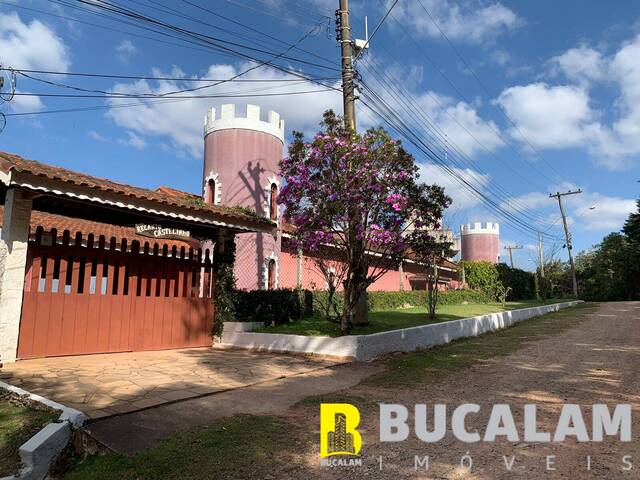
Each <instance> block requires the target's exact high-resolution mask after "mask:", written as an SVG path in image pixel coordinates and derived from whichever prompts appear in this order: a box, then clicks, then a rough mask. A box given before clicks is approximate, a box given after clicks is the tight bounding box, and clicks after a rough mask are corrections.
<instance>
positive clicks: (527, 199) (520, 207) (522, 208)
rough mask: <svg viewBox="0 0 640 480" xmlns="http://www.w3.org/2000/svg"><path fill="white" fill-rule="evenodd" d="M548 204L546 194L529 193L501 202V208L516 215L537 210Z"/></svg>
mask: <svg viewBox="0 0 640 480" xmlns="http://www.w3.org/2000/svg"><path fill="white" fill-rule="evenodd" d="M548 204H549V195H548V194H547V193H542V192H530V193H525V194H524V195H519V196H516V197H511V198H510V199H509V200H505V201H504V202H502V204H501V207H502V208H503V209H505V210H508V211H511V212H514V213H518V212H526V211H529V210H539V209H540V208H542V207H544V206H546V205H548Z"/></svg>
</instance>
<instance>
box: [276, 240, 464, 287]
mask: <svg viewBox="0 0 640 480" xmlns="http://www.w3.org/2000/svg"><path fill="white" fill-rule="evenodd" d="M297 271H298V258H297V255H296V254H295V253H293V252H291V251H287V250H286V249H285V250H284V251H282V253H281V254H280V287H282V288H297V278H298V277H297ZM424 273H425V272H424V269H423V268H421V267H419V266H417V265H415V264H405V265H404V267H403V275H402V279H403V284H404V290H411V289H412V285H411V282H410V279H411V278H412V277H414V276H416V275H419V276H422V277H423V276H424ZM441 275H442V280H443V282H445V281H449V286H448V288H459V287H460V284H459V282H458V281H457V280H454V279H450V278H449V274H448V273H444V272H442V273H441ZM302 288H303V289H307V290H324V289H326V288H327V281H326V279H325V277H324V275H323V274H322V272H320V271H319V269H318V268H317V267H316V266H315V263H314V261H313V258H311V257H307V256H303V257H302ZM446 288H447V286H446V285H445V284H444V283H442V284H441V285H440V289H441V290H444V289H446ZM338 290H342V286H341V285H339V286H338ZM368 290H369V291H370V292H374V291H399V290H400V272H399V271H398V270H389V271H387V272H386V273H385V274H384V275H383V276H382V277H380V278H379V279H378V280H377V281H376V282H374V283H373V285H371V286H370V287H369V288H368Z"/></svg>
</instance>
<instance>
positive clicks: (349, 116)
mask: <svg viewBox="0 0 640 480" xmlns="http://www.w3.org/2000/svg"><path fill="white" fill-rule="evenodd" d="M339 1H340V3H339V5H340V8H339V9H338V10H336V23H337V25H336V30H337V33H338V42H340V50H341V53H342V103H343V111H344V125H345V127H347V128H348V129H349V130H351V131H352V132H354V133H355V131H356V105H355V102H356V95H355V85H354V82H353V78H354V71H353V45H352V44H351V28H350V26H349V0H339Z"/></svg>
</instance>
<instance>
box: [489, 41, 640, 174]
mask: <svg viewBox="0 0 640 480" xmlns="http://www.w3.org/2000/svg"><path fill="white" fill-rule="evenodd" d="M550 63H551V64H552V66H553V67H554V68H555V69H556V71H561V72H562V73H563V74H564V76H565V77H566V78H567V79H569V80H572V81H574V82H576V85H559V86H551V85H548V84H546V83H532V84H529V85H519V86H514V87H510V88H507V89H505V90H504V91H503V92H502V93H501V94H500V96H499V97H498V99H497V102H499V103H500V104H501V105H502V106H503V107H504V108H505V109H506V111H507V112H508V113H509V116H510V117H511V118H512V119H513V120H514V121H515V122H516V124H517V125H518V128H519V129H520V130H521V131H522V132H523V133H524V135H525V137H526V138H527V140H528V141H529V142H531V143H532V144H533V145H534V146H536V147H539V148H558V149H559V148H570V147H577V148H583V149H585V150H586V151H587V152H588V153H589V154H591V156H592V157H593V158H594V161H595V162H596V163H597V164H598V165H601V166H603V167H605V168H607V169H609V170H622V169H625V168H628V167H629V166H631V165H632V161H633V159H634V157H637V156H638V155H640V35H638V36H636V37H635V38H633V39H632V40H631V41H629V42H627V43H626V44H624V45H622V46H621V48H620V49H619V50H618V51H617V52H616V53H615V54H614V55H612V56H609V57H607V56H604V55H602V54H601V53H600V52H598V51H596V50H594V49H592V48H590V47H587V46H584V45H582V46H579V47H576V48H572V49H569V50H567V51H566V52H565V53H563V54H561V55H558V56H556V57H553V58H552V59H551V61H550ZM598 82H601V83H606V84H607V85H611V84H613V85H614V86H616V87H617V89H618V93H619V98H618V100H617V102H615V104H614V106H615V110H614V112H615V113H617V118H615V119H614V120H613V121H612V122H610V123H609V124H607V123H604V122H603V121H602V120H601V118H604V114H603V112H602V111H600V110H598V109H595V108H593V107H592V103H593V102H592V98H591V96H590V89H591V88H592V87H593V86H594V85H595V84H597V83H598ZM510 134H511V135H512V136H513V138H515V139H516V140H518V141H521V142H523V141H524V139H523V138H522V136H521V135H520V134H519V132H518V131H517V130H516V129H512V130H511V131H510Z"/></svg>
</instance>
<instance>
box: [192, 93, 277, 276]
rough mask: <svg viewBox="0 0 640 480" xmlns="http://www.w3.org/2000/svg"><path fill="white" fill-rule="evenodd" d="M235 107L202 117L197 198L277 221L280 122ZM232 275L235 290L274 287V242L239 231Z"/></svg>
mask: <svg viewBox="0 0 640 480" xmlns="http://www.w3.org/2000/svg"><path fill="white" fill-rule="evenodd" d="M235 107H236V106H235V105H232V104H231V105H230V104H228V105H222V108H221V109H220V116H219V117H217V116H216V109H215V108H211V109H210V110H209V112H208V113H207V116H206V117H205V119H204V169H203V180H202V186H203V199H204V201H205V202H207V203H213V204H216V205H217V204H221V205H226V206H242V207H246V208H250V209H251V210H253V211H255V212H256V213H258V214H259V215H263V216H265V217H266V218H270V219H272V220H275V221H278V220H279V212H278V207H277V203H276V197H277V195H278V191H279V189H280V178H279V176H278V163H279V162H280V160H281V158H282V150H283V146H284V121H282V120H280V115H279V114H278V113H276V112H273V111H269V113H268V115H267V118H266V119H265V120H262V119H261V118H260V107H258V106H255V105H247V109H246V116H237V114H236V108H235ZM236 246H237V251H236V267H235V274H236V280H237V285H238V287H239V288H246V289H256V288H276V287H277V285H278V264H279V256H280V240H279V238H274V237H273V236H271V235H265V234H242V235H238V238H237V241H236Z"/></svg>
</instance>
